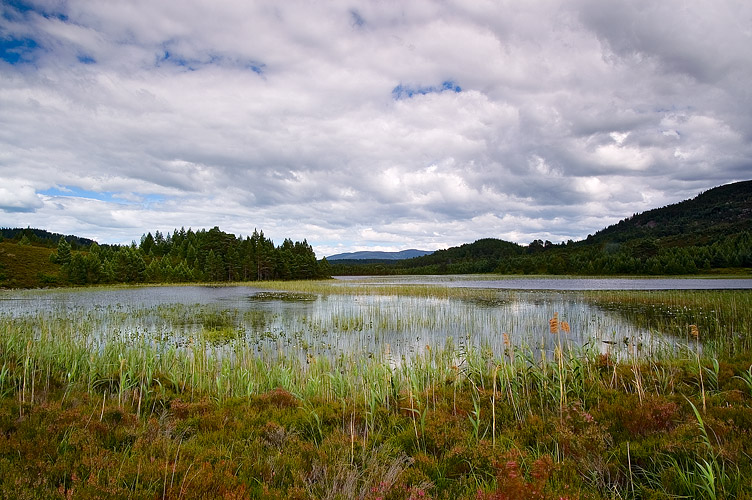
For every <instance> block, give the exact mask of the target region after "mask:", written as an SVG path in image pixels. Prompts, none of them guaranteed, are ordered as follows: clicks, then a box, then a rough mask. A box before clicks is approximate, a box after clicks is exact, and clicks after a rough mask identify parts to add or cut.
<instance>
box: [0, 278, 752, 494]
mask: <svg viewBox="0 0 752 500" xmlns="http://www.w3.org/2000/svg"><path fill="white" fill-rule="evenodd" d="M0 299H1V300H0V398H2V399H1V401H2V404H0V497H2V498H124V497H128V498H364V499H376V498H391V499H401V498H477V499H507V498H510V499H511V498H523V499H524V498H529V499H548V498H555V499H560V498H567V499H575V498H581V499H589V498H592V499H600V498H645V499H647V498H652V499H659V498H716V499H717V498H740V499H743V498H752V486H751V485H750V483H749V480H748V477H749V475H750V473H752V459H751V458H750V454H751V453H752V440H750V432H751V430H752V356H750V353H751V352H752V350H751V349H752V292H750V290H628V291H623V290H622V291H609V290H591V291H547V292H541V291H535V292H530V291H523V290H500V289H490V288H467V287H462V286H446V285H441V284H410V283H409V282H407V283H402V284H386V283H383V284H380V285H374V284H373V283H368V282H352V281H348V282H343V281H331V280H330V281H285V282H260V283H253V285H252V287H249V286H246V285H239V286H228V287H215V286H214V287H198V286H179V287H164V286H163V287H139V288H132V287H115V288H96V289H76V290H43V291H39V290H35V291H13V292H11V291H7V292H3V293H2V296H0Z"/></svg>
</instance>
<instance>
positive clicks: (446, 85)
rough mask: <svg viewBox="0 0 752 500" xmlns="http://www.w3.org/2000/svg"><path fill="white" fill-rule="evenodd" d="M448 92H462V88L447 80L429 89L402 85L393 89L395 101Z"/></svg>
mask: <svg viewBox="0 0 752 500" xmlns="http://www.w3.org/2000/svg"><path fill="white" fill-rule="evenodd" d="M447 91H448V92H462V87H460V86H459V85H457V84H456V83H455V82H454V81H453V80H446V81H443V82H441V85H438V86H436V85H431V86H428V87H423V86H417V87H411V86H409V85H403V84H401V83H400V84H399V85H397V86H396V87H394V88H393V89H392V97H393V98H394V100H400V99H409V98H411V97H413V96H415V95H425V94H438V93H441V92H447Z"/></svg>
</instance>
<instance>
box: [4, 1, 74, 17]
mask: <svg viewBox="0 0 752 500" xmlns="http://www.w3.org/2000/svg"><path fill="white" fill-rule="evenodd" d="M3 4H4V7H6V8H5V9H3V17H4V18H5V19H8V20H9V21H12V20H14V19H17V18H18V17H19V15H22V16H25V15H27V14H28V13H29V12H33V13H35V14H39V15H40V16H43V17H46V18H47V19H59V20H60V21H63V22H66V21H68V16H67V15H66V14H64V13H62V12H60V11H54V10H45V9H44V8H43V7H42V6H40V5H34V4H33V3H31V2H24V1H23V0H3ZM62 5H65V4H62ZM7 7H9V8H7Z"/></svg>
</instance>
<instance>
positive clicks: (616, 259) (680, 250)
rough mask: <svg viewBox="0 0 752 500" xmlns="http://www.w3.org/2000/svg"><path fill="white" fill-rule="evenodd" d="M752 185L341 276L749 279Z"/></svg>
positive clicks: (343, 270) (351, 268) (343, 269)
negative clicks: (577, 229) (576, 230)
mask: <svg viewBox="0 0 752 500" xmlns="http://www.w3.org/2000/svg"><path fill="white" fill-rule="evenodd" d="M750 233H752V181H744V182H737V183H734V184H728V185H725V186H720V187H716V188H713V189H710V190H708V191H706V192H704V193H702V194H700V195H698V196H696V197H695V198H693V199H690V200H686V201H682V202H680V203H676V204H673V205H669V206H666V207H663V208H657V209H655V210H649V211H647V212H644V213H641V214H637V215H633V216H632V217H629V218H627V219H624V220H622V221H621V222H619V223H618V224H614V225H613V226H609V227H607V228H605V229H603V230H601V231H598V232H597V233H596V234H594V235H592V236H590V237H588V238H587V239H586V240H583V241H578V242H572V241H569V242H567V243H559V244H555V243H551V242H549V241H541V240H535V241H533V242H531V243H530V244H529V245H527V246H522V245H517V244H515V243H510V242H507V241H503V240H498V239H490V238H489V239H482V240H478V241H476V242H475V243H469V244H465V245H461V246H459V247H453V248H449V249H446V250H439V251H437V252H435V253H433V254H431V255H428V256H425V257H417V258H414V259H408V260H404V261H399V262H396V263H393V264H390V263H378V264H370V265H369V264H366V265H355V264H353V263H349V264H348V265H347V266H342V265H339V264H336V263H333V264H332V273H333V274H335V275H337V274H455V273H484V272H497V273H505V274H572V275H596V274H597V275H612V274H623V275H656V274H674V275H675V274H697V273H708V272H711V273H712V272H716V273H717V272H742V273H748V272H749V269H748V268H751V267H752V236H751V235H750Z"/></svg>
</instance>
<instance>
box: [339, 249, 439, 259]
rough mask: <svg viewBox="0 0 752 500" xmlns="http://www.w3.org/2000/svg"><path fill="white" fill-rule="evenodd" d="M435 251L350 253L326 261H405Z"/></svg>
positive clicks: (412, 250) (340, 254) (411, 250)
mask: <svg viewBox="0 0 752 500" xmlns="http://www.w3.org/2000/svg"><path fill="white" fill-rule="evenodd" d="M432 253H433V251H430V250H415V249H410V250H401V251H399V252H369V251H362V252H350V253H338V254H336V255H331V256H329V257H327V258H326V260H329V261H331V260H403V259H412V258H413V257H422V256H424V255H430V254H432Z"/></svg>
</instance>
